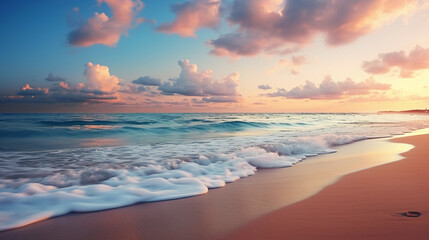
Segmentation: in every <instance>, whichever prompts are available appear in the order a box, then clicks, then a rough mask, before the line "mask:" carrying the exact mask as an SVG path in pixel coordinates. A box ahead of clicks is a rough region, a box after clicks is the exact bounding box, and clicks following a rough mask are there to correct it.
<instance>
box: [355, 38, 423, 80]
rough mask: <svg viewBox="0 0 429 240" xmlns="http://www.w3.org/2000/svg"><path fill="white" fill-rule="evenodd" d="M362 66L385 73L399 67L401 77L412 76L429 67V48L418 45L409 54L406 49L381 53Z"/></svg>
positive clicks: (378, 72)
mask: <svg viewBox="0 0 429 240" xmlns="http://www.w3.org/2000/svg"><path fill="white" fill-rule="evenodd" d="M362 68H363V70H364V71H366V72H368V73H372V74H384V73H388V72H390V71H391V70H392V68H398V69H399V70H400V77H402V78H412V77H414V74H415V72H416V71H419V70H424V69H429V48H423V47H421V46H419V45H417V46H416V47H415V48H414V49H413V50H411V51H410V52H409V53H408V55H407V54H406V53H405V52H404V51H397V52H389V53H381V54H379V55H378V58H377V59H375V60H372V61H365V62H363V63H362Z"/></svg>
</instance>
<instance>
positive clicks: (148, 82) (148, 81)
mask: <svg viewBox="0 0 429 240" xmlns="http://www.w3.org/2000/svg"><path fill="white" fill-rule="evenodd" d="M133 83H134V84H140V85H145V86H161V79H158V78H152V77H149V76H143V77H139V78H138V79H136V80H134V81H133Z"/></svg>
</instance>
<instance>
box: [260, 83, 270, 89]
mask: <svg viewBox="0 0 429 240" xmlns="http://www.w3.org/2000/svg"><path fill="white" fill-rule="evenodd" d="M258 88H259V89H262V90H270V89H272V88H271V86H270V85H268V84H261V85H259V86H258Z"/></svg>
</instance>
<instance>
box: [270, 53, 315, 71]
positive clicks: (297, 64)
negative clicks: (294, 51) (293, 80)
mask: <svg viewBox="0 0 429 240" xmlns="http://www.w3.org/2000/svg"><path fill="white" fill-rule="evenodd" d="M305 63H307V58H306V57H305V56H299V55H295V56H292V57H291V59H290V60H286V59H281V60H279V61H278V62H277V63H276V65H275V66H274V67H272V68H270V69H268V70H267V71H266V73H267V74H271V73H274V72H277V71H279V70H280V69H283V68H287V69H289V70H290V73H292V74H299V71H300V70H301V66H302V65H303V64H305Z"/></svg>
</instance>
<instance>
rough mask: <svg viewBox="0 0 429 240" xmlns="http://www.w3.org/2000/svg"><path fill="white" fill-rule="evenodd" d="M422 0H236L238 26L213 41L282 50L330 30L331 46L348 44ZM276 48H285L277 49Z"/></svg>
mask: <svg viewBox="0 0 429 240" xmlns="http://www.w3.org/2000/svg"><path fill="white" fill-rule="evenodd" d="M418 2H419V1H418V0H356V1H344V0H343V1H341V0H340V1H331V0H318V1H314V0H287V1H286V0H233V1H232V3H231V5H230V6H229V7H228V8H229V9H230V14H229V17H228V21H229V22H230V24H231V25H233V26H236V28H234V29H236V30H234V31H233V32H230V33H227V34H223V35H220V36H219V37H218V38H217V39H215V40H212V41H209V44H210V45H211V46H212V47H213V50H212V51H211V53H212V54H215V55H221V56H233V57H234V56H253V55H257V54H259V53H261V52H266V53H270V52H281V51H282V50H281V49H282V48H286V49H289V48H291V46H292V48H294V47H296V46H303V45H307V44H309V43H311V42H312V41H313V40H314V39H315V38H316V37H317V36H318V35H320V34H322V35H324V36H325V39H326V43H327V44H329V45H332V46H335V45H341V44H347V43H350V42H353V41H355V40H356V39H358V38H360V37H362V36H364V35H366V34H368V33H370V32H371V31H373V30H374V29H377V28H378V27H380V26H382V25H383V24H385V23H386V22H389V21H391V20H394V19H396V18H397V17H399V16H402V15H405V14H406V13H408V12H409V11H410V10H411V9H412V8H414V7H415V6H416V5H417V4H418ZM274 49H280V50H278V51H275V50H274Z"/></svg>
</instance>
